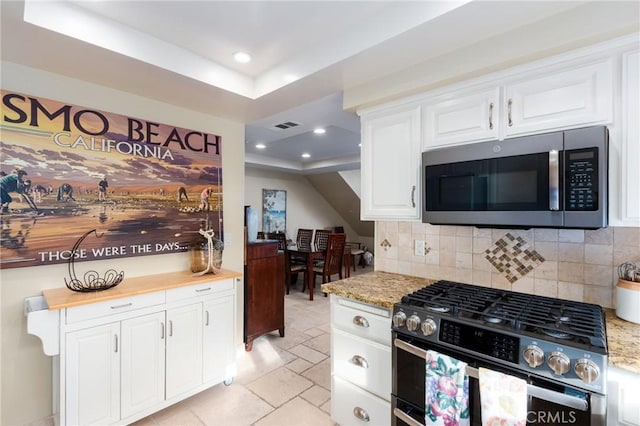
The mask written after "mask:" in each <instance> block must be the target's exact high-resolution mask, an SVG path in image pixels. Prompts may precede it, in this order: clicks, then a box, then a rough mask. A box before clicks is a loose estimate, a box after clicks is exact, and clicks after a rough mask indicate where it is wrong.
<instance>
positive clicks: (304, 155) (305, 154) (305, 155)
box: [302, 152, 311, 158]
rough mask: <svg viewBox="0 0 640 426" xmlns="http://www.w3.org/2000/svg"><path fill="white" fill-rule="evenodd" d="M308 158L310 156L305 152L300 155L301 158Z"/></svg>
mask: <svg viewBox="0 0 640 426" xmlns="http://www.w3.org/2000/svg"><path fill="white" fill-rule="evenodd" d="M309 157H311V154H307V153H306V152H305V153H304V154H302V158H309Z"/></svg>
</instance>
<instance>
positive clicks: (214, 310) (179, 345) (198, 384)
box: [27, 273, 239, 425]
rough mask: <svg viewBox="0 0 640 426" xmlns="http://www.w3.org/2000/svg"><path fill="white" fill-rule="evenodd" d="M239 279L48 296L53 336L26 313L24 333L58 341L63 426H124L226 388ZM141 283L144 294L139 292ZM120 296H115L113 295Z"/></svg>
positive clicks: (139, 281) (134, 284) (165, 278)
mask: <svg viewBox="0 0 640 426" xmlns="http://www.w3.org/2000/svg"><path fill="white" fill-rule="evenodd" d="M172 276H173V277H174V278H175V279H177V280H179V281H180V282H181V285H177V286H176V283H175V282H173V283H172V282H171V277H172ZM237 276H239V274H235V273H229V274H228V275H226V276H224V275H223V276H209V277H206V276H205V277H199V278H198V279H195V280H194V279H191V277H190V274H188V275H185V274H183V273H175V274H173V275H172V274H164V275H162V276H161V278H159V276H158V277H155V278H154V277H148V278H147V279H148V280H149V281H153V280H157V284H155V285H156V287H157V288H156V289H151V290H150V289H149V284H148V283H147V282H146V279H145V278H135V279H132V280H131V281H130V282H126V281H125V282H123V283H122V284H121V285H120V286H119V287H116V288H115V289H112V290H108V291H106V292H102V293H103V294H102V295H101V294H100V293H92V294H90V295H88V294H81V293H73V292H70V291H69V290H67V289H54V290H51V291H49V290H45V292H44V293H45V294H44V298H45V299H46V301H47V303H48V307H49V311H56V309H57V312H59V316H58V319H59V325H58V327H57V329H58V330H57V331H58V332H57V333H54V334H55V335H54V336H47V335H45V334H42V333H39V331H38V330H41V329H42V330H44V329H50V328H45V327H44V326H42V327H40V326H38V324H37V323H38V321H40V319H39V317H38V315H37V314H38V313H39V311H38V310H36V311H35V312H28V313H27V316H28V324H29V332H30V333H32V334H36V335H38V336H39V337H40V338H41V339H42V340H43V342H44V343H45V347H47V346H49V347H53V346H52V345H51V344H49V345H47V342H46V340H47V339H59V341H60V344H59V348H60V350H59V353H58V354H56V353H48V354H49V355H58V359H59V377H54V381H58V382H59V387H58V393H59V401H55V395H54V403H55V405H56V406H58V407H59V413H58V414H59V424H62V425H92V424H100V425H112V424H129V423H132V422H134V421H136V420H138V419H140V418H142V417H145V416H148V415H149V414H152V413H154V412H156V411H158V410H161V409H163V408H165V407H167V406H169V405H171V404H174V403H176V402H178V401H180V400H182V399H184V398H187V397H189V396H191V395H194V394H196V393H198V392H200V391H202V390H204V389H206V388H209V387H211V386H214V385H216V384H218V383H220V382H223V381H224V382H225V383H230V381H231V380H232V379H233V377H234V375H235V372H236V366H235V341H234V340H235V338H234V336H235V324H236V314H235V306H236V288H235V278H236V277H237ZM163 283H164V284H163ZM166 283H168V285H167V286H166V287H165V286H164V285H165V284H166ZM126 284H129V285H128V290H129V291H127V288H125V287H126ZM152 285H153V284H152ZM121 287H122V288H121ZM138 287H142V288H144V291H145V292H146V293H145V294H136V293H137V292H138V291H139V288H138ZM109 291H112V293H109ZM118 291H120V293H122V295H121V296H119V295H116V293H113V292H118ZM67 293H68V294H67ZM114 295H116V296H115V297H114ZM60 296H62V299H64V297H67V296H68V297H67V299H68V300H67V301H65V300H62V299H60ZM90 296H94V298H98V300H100V301H95V302H94V301H92V299H91V297H90ZM100 296H104V297H106V300H102V299H104V297H102V299H100ZM58 302H59V303H58ZM31 305H32V304H31ZM65 306H66V307H65ZM45 307H46V306H45ZM56 307H58V308H56ZM41 308H42V307H41ZM41 310H42V309H40V311H41ZM31 314H35V315H33V317H32V316H31ZM42 318H44V320H46V321H50V319H51V316H50V315H46V316H42ZM32 323H33V324H32ZM54 370H55V369H54Z"/></svg>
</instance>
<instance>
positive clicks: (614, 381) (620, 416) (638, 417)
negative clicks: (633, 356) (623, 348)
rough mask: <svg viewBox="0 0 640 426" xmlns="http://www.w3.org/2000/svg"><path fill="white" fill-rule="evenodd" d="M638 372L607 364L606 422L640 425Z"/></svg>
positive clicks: (617, 425) (639, 377)
mask: <svg viewBox="0 0 640 426" xmlns="http://www.w3.org/2000/svg"><path fill="white" fill-rule="evenodd" d="M638 385H640V374H638V373H632V372H631V371H627V370H623V369H621V368H617V367H612V366H609V369H608V370H607V424H608V425H616V426H640V410H639V409H638Z"/></svg>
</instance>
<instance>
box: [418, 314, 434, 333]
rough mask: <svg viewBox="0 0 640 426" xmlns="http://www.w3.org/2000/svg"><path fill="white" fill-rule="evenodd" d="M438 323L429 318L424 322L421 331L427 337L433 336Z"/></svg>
mask: <svg viewBox="0 0 640 426" xmlns="http://www.w3.org/2000/svg"><path fill="white" fill-rule="evenodd" d="M436 328H437V326H436V322H435V321H434V320H432V319H431V318H427V319H426V320H424V321H423V322H422V325H421V326H420V329H421V330H422V334H424V335H425V336H431V335H432V334H433V333H435V331H436Z"/></svg>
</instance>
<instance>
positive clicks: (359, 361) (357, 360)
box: [351, 355, 369, 368]
mask: <svg viewBox="0 0 640 426" xmlns="http://www.w3.org/2000/svg"><path fill="white" fill-rule="evenodd" d="M351 363H352V364H353V365H357V366H358V367H362V368H369V363H368V362H367V360H366V359H365V358H364V357H362V356H360V355H354V356H352V357H351Z"/></svg>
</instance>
